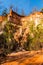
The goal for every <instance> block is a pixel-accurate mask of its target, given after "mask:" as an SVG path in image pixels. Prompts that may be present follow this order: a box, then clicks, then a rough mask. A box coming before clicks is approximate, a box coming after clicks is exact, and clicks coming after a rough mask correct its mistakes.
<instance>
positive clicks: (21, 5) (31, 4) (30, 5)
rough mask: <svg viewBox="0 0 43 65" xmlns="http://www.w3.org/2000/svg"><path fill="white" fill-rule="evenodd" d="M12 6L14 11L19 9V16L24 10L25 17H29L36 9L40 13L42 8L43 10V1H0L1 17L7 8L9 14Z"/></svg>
mask: <svg viewBox="0 0 43 65" xmlns="http://www.w3.org/2000/svg"><path fill="white" fill-rule="evenodd" d="M11 5H13V10H14V9H15V8H18V13H19V14H21V11H22V9H23V10H24V12H25V15H28V14H30V13H31V12H32V11H33V10H34V8H36V9H37V10H38V11H40V10H41V8H43V0H0V15H1V14H2V12H3V10H4V9H5V8H7V9H8V10H7V12H9V8H10V6H11Z"/></svg>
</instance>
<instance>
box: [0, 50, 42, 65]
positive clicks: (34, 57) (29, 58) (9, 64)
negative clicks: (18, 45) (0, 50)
mask: <svg viewBox="0 0 43 65" xmlns="http://www.w3.org/2000/svg"><path fill="white" fill-rule="evenodd" d="M0 65H43V50H39V51H24V52H18V53H11V54H8V55H7V57H6V58H2V59H0Z"/></svg>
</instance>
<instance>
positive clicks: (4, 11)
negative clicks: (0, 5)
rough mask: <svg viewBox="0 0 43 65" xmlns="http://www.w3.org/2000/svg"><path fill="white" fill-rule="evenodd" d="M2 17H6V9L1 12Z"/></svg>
mask: <svg viewBox="0 0 43 65" xmlns="http://www.w3.org/2000/svg"><path fill="white" fill-rule="evenodd" d="M2 15H4V16H6V15H7V8H5V9H4V10H3V12H2Z"/></svg>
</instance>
